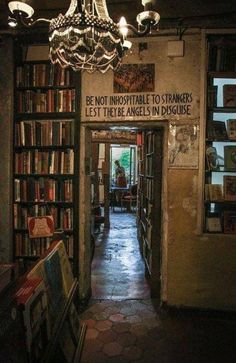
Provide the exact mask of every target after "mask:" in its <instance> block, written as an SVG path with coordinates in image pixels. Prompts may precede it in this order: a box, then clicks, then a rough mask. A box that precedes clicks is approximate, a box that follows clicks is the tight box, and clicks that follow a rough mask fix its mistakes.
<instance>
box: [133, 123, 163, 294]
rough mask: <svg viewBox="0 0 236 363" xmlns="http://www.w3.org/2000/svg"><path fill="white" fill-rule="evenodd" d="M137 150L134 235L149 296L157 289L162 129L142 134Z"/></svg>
mask: <svg viewBox="0 0 236 363" xmlns="http://www.w3.org/2000/svg"><path fill="white" fill-rule="evenodd" d="M137 148H138V212H137V218H138V236H139V242H140V249H141V253H142V256H143V259H144V262H145V266H146V275H147V277H148V279H149V281H150V286H151V294H152V296H153V297H154V296H158V294H159V288H160V269H159V267H160V241H161V230H160V228H161V175H162V130H161V129H160V130H159V129H157V130H154V131H142V132H140V133H139V134H138V138H137Z"/></svg>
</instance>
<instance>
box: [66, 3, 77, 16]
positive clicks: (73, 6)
mask: <svg viewBox="0 0 236 363" xmlns="http://www.w3.org/2000/svg"><path fill="white" fill-rule="evenodd" d="M76 8H77V0H71V2H70V6H69V8H68V10H67V12H66V15H72V14H74V12H75V10H76Z"/></svg>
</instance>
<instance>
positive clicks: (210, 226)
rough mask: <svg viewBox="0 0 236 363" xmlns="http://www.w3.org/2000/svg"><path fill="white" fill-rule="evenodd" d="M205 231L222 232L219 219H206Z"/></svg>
mask: <svg viewBox="0 0 236 363" xmlns="http://www.w3.org/2000/svg"><path fill="white" fill-rule="evenodd" d="M206 229H207V231H208V232H222V226H221V220H220V218H219V217H207V219H206Z"/></svg>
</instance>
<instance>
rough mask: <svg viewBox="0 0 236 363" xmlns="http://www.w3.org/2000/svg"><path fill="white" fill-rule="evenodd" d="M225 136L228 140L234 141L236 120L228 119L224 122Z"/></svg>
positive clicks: (235, 137)
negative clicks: (225, 127) (225, 125)
mask: <svg viewBox="0 0 236 363" xmlns="http://www.w3.org/2000/svg"><path fill="white" fill-rule="evenodd" d="M226 124H227V134H228V138H229V139H230V140H236V120H234V119H229V120H227V121H226Z"/></svg>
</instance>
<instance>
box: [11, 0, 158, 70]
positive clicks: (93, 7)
mask: <svg viewBox="0 0 236 363" xmlns="http://www.w3.org/2000/svg"><path fill="white" fill-rule="evenodd" d="M153 1H155V0H142V4H143V6H144V11H143V12H141V13H139V14H138V15H137V18H136V20H137V23H138V29H136V28H135V27H134V26H132V25H131V24H127V23H126V20H125V18H124V17H122V18H121V20H120V22H119V23H115V22H114V21H113V20H112V19H111V18H110V17H109V14H108V10H107V5H106V0H81V2H80V1H79V2H78V0H71V2H70V5H69V8H68V10H67V12H66V13H65V14H64V15H63V14H59V15H58V16H57V17H56V18H52V19H45V18H38V19H36V20H33V18H32V16H33V14H34V9H33V7H32V6H31V5H30V0H17V1H9V3H8V7H9V10H10V12H11V16H9V18H8V24H9V25H10V26H11V27H15V26H17V25H18V23H20V24H21V25H23V26H26V27H32V26H34V25H35V24H37V23H40V22H44V23H48V24H49V46H50V48H49V49H50V50H49V57H50V60H51V62H52V63H53V64H55V63H58V64H60V66H61V67H63V68H64V67H71V68H72V69H73V70H75V71H77V70H86V71H88V72H90V73H92V72H93V71H95V70H99V71H100V72H102V73H105V72H106V71H107V70H108V69H113V70H115V69H117V68H118V67H119V65H120V64H121V61H122V57H123V56H124V53H125V51H126V50H127V49H129V48H130V47H131V42H130V41H128V40H127V35H128V30H129V29H130V30H131V31H132V32H133V33H134V34H135V35H137V36H144V35H146V34H148V33H149V32H150V31H151V29H152V28H154V27H156V25H157V24H158V22H159V20H160V15H159V14H158V13H157V12H155V11H153V10H152V7H153Z"/></svg>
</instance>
